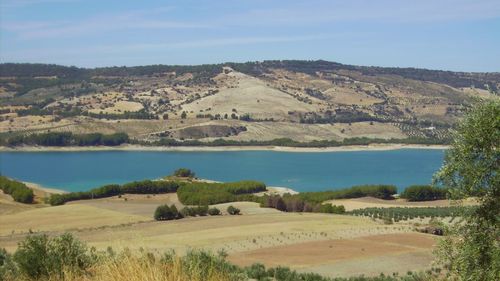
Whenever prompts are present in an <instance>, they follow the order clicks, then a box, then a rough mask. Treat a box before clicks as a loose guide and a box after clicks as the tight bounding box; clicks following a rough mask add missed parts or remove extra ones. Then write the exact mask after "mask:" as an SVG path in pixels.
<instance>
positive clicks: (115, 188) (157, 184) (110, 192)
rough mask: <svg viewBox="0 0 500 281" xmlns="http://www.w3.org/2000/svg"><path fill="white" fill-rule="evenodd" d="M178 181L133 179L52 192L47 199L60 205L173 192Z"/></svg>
mask: <svg viewBox="0 0 500 281" xmlns="http://www.w3.org/2000/svg"><path fill="white" fill-rule="evenodd" d="M179 186H180V183H179V182H176V181H165V180H158V181H151V180H143V181H134V182H130V183H126V184H123V185H119V184H108V185H104V186H101V187H98V188H94V189H91V190H89V191H79V192H70V193H64V194H52V195H51V196H50V197H49V199H48V201H49V203H50V205H53V206H54V205H62V204H64V203H66V202H69V201H75V200H87V199H97V198H105V197H111V196H116V195H121V194H125V193H129V194H161V193H173V192H176V191H177V189H178V188H179Z"/></svg>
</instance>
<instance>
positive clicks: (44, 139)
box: [0, 132, 130, 146]
mask: <svg viewBox="0 0 500 281" xmlns="http://www.w3.org/2000/svg"><path fill="white" fill-rule="evenodd" d="M129 141H130V139H129V137H128V135H127V134H126V133H115V134H110V135H105V134H101V133H92V134H73V133H71V132H49V133H43V134H29V135H15V136H12V137H7V138H2V139H1V140H0V144H2V145H7V146H20V145H40V146H98V145H104V146H117V145H121V144H124V143H129Z"/></svg>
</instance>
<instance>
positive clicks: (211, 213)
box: [208, 207, 220, 216]
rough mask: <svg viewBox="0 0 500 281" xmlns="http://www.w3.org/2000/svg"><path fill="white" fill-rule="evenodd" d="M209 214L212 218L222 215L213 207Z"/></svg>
mask: <svg viewBox="0 0 500 281" xmlns="http://www.w3.org/2000/svg"><path fill="white" fill-rule="evenodd" d="M208 214H209V215H211V216H218V215H220V210H219V209H217V208H215V207H213V208H210V209H208Z"/></svg>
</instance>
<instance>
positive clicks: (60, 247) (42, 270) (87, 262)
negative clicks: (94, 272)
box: [13, 233, 95, 279]
mask: <svg viewBox="0 0 500 281" xmlns="http://www.w3.org/2000/svg"><path fill="white" fill-rule="evenodd" d="M94 259H95V257H94V256H93V254H92V253H90V252H89V251H87V247H86V246H85V244H83V243H81V242H80V241H78V240H76V239H75V238H74V237H73V236H72V235H71V234H68V233H67V234H63V235H61V236H59V237H55V238H49V237H48V236H47V235H34V236H28V237H26V239H25V240H24V241H21V242H20V243H19V247H18V249H17V251H16V252H15V253H14V256H13V261H14V262H15V263H16V265H17V268H18V270H19V274H20V275H24V276H26V277H28V278H31V279H40V278H43V277H49V276H57V277H58V278H61V279H64V274H65V272H73V273H81V272H82V271H84V270H86V269H88V268H89V267H90V266H91V265H92V262H93V261H94Z"/></svg>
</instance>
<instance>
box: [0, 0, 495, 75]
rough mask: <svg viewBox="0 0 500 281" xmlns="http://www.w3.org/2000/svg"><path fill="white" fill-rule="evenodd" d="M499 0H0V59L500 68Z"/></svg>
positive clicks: (93, 63) (129, 63) (89, 65)
mask: <svg viewBox="0 0 500 281" xmlns="http://www.w3.org/2000/svg"><path fill="white" fill-rule="evenodd" d="M499 30H500V1H498V0H420V1H401V0H379V1H369V0H352V1H342V0H307V1H306V0H288V1H272V0H253V1H231V0H220V1H210V0H184V1H178V0H177V1H175V0H171V1H153V0H145V1H130V0H121V1H118V0H109V1H97V0H86V1H83V0H3V1H1V2H0V61H2V62H7V61H13V62H19V63H28V62H36V63H50V64H58V65H74V66H78V67H85V68H95V67H104V66H110V65H125V66H138V65H154V64H165V65H200V64H214V63H220V62H246V61H262V60H281V59H297V60H317V59H324V60H327V61H341V62H343V63H346V64H349V65H372V66H380V67H400V68H408V67H411V68H419V69H436V70H437V69H442V70H447V71H455V72H498V71H500V51H499V50H500V49H499V48H498V46H500V36H498V31H499Z"/></svg>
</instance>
